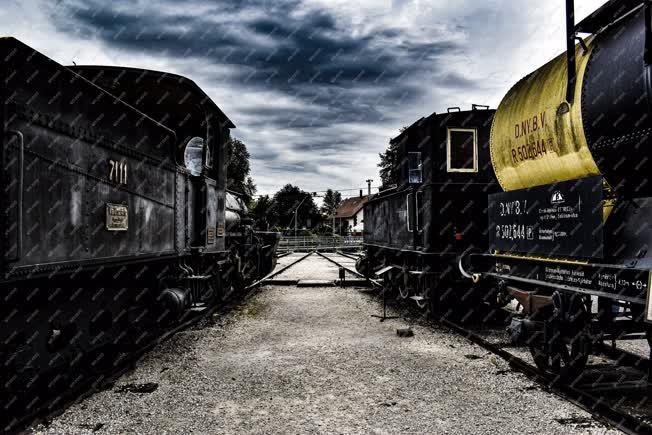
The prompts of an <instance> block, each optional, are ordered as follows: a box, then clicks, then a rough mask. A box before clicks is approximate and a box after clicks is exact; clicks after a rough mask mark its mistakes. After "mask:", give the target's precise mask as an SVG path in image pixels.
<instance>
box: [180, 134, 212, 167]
mask: <svg viewBox="0 0 652 435" xmlns="http://www.w3.org/2000/svg"><path fill="white" fill-rule="evenodd" d="M203 153H204V139H202V138H201V137H193V138H192V139H190V140H189V141H188V143H187V144H186V149H185V151H184V153H183V160H184V164H185V165H186V168H187V169H188V170H189V171H190V174H192V175H194V176H198V175H201V170H202V163H203V162H202V157H203V156H202V155H203ZM206 155H207V157H208V155H209V152H208V150H206Z"/></svg>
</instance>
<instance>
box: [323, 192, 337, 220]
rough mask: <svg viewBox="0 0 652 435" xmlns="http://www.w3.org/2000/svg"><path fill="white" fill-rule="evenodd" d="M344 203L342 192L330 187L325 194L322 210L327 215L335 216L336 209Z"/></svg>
mask: <svg viewBox="0 0 652 435" xmlns="http://www.w3.org/2000/svg"><path fill="white" fill-rule="evenodd" d="M340 204H342V194H341V193H340V192H338V191H337V190H336V191H333V190H332V189H328V190H327V191H326V194H325V195H324V204H323V205H322V206H321V212H322V213H324V214H325V215H326V216H333V215H334V214H335V210H337V208H338V207H339V206H340Z"/></svg>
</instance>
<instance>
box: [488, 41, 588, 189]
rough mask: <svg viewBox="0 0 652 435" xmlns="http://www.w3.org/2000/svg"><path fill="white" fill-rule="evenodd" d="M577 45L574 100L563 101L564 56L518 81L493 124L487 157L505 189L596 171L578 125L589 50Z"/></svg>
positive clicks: (564, 88) (503, 101)
mask: <svg viewBox="0 0 652 435" xmlns="http://www.w3.org/2000/svg"><path fill="white" fill-rule="evenodd" d="M591 42H592V39H591V38H590V39H587V40H586V44H587V46H588V51H586V52H584V50H583V49H582V48H581V47H580V46H577V47H576V54H577V57H576V58H577V86H576V88H575V102H574V104H572V105H569V104H568V103H567V102H566V101H565V100H566V83H567V66H566V54H565V53H564V54H562V55H560V56H559V57H557V58H555V59H553V60H552V61H550V62H549V63H547V64H546V65H544V66H543V67H541V68H539V69H538V70H537V71H535V72H534V73H532V74H530V75H529V76H527V77H525V78H524V79H522V80H521V81H520V82H518V83H517V84H516V85H515V86H514V87H513V88H512V89H511V90H510V91H509V93H508V94H507V95H506V96H505V97H504V98H503V100H502V101H501V103H500V105H499V106H498V110H497V111H496V115H495V117H494V121H493V125H492V128H491V143H490V149H491V160H492V164H493V168H494V171H495V173H496V177H497V178H498V182H499V183H500V186H501V187H502V188H503V190H505V191H510V190H516V189H523V188H526V187H533V186H539V185H544V184H550V183H554V182H559V181H567V180H573V179H577V178H583V177H588V176H591V175H599V174H600V171H599V170H598V167H597V165H596V163H595V161H594V159H593V156H592V155H591V152H590V151H589V148H588V145H587V141H586V137H585V136H584V129H583V126H582V111H581V101H582V80H583V78H584V72H585V70H586V65H587V63H588V60H589V57H590V55H591V50H592V44H591Z"/></svg>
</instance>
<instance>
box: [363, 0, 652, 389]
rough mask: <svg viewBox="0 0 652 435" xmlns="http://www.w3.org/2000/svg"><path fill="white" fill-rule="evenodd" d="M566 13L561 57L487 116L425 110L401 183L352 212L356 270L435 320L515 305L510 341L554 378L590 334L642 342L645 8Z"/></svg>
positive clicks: (407, 147)
mask: <svg viewBox="0 0 652 435" xmlns="http://www.w3.org/2000/svg"><path fill="white" fill-rule="evenodd" d="M566 6H567V20H566V21H567V51H566V53H564V54H562V55H560V56H559V57H557V58H555V59H553V60H552V61H550V62H549V63H547V64H546V65H544V66H542V67H541V68H539V69H538V70H536V71H534V72H533V73H531V74H529V75H528V76H526V77H524V78H523V79H522V80H520V81H519V82H518V83H517V84H516V85H515V86H514V87H513V88H512V89H511V90H510V91H509V92H508V93H507V95H506V96H505V97H504V98H503V100H502V102H501V103H500V105H499V107H498V109H497V110H496V111H495V113H494V112H493V111H479V110H472V111H468V112H460V113H444V114H433V115H431V116H430V117H428V118H426V119H422V120H420V121H418V122H417V123H415V124H414V125H412V126H411V127H409V128H408V129H407V130H406V131H405V132H403V133H402V134H401V135H400V136H399V137H397V138H396V139H394V141H398V142H400V147H399V148H398V149H399V150H400V153H399V155H400V160H401V161H400V167H401V183H400V184H399V186H398V187H397V188H396V189H395V190H394V191H389V192H383V193H381V194H379V195H377V196H376V197H375V198H374V199H373V200H372V201H370V202H369V206H368V208H367V209H365V218H366V219H365V222H364V224H365V230H364V237H365V246H366V255H365V257H363V259H361V260H360V261H359V265H358V266H359V270H360V271H362V272H365V273H366V274H367V275H368V276H371V275H376V276H382V277H383V279H385V280H386V282H387V285H388V287H392V288H395V289H398V293H399V295H402V297H412V298H413V299H415V300H416V301H417V302H418V303H419V304H420V305H421V306H423V307H428V308H430V309H431V311H432V312H435V313H437V315H440V316H445V315H448V314H450V313H451V310H455V308H456V307H458V306H460V305H462V306H463V307H464V309H463V310H462V311H466V312H468V313H471V312H472V311H473V310H474V309H477V308H478V307H479V306H480V304H492V305H494V306H501V305H503V304H505V303H507V302H510V301H511V300H514V299H515V300H517V301H518V303H519V304H518V305H519V306H520V307H521V311H520V313H519V315H517V316H514V318H513V319H512V321H511V326H510V331H511V334H512V338H513V339H514V341H516V342H519V343H523V344H526V345H528V346H529V348H530V351H531V353H532V356H533V359H534V361H535V363H536V364H537V366H538V367H539V368H540V369H541V370H542V371H545V372H548V373H551V374H553V375H556V376H559V377H572V376H576V375H578V374H579V373H581V372H582V370H583V369H584V367H585V365H586V363H587V359H588V356H589V355H590V353H591V351H592V348H593V346H594V345H595V344H596V343H598V342H600V341H603V340H615V339H627V338H647V339H648V342H649V341H650V339H651V338H652V334H651V331H652V329H651V328H650V322H652V304H650V285H652V283H651V281H650V279H651V278H650V268H651V267H652V256H651V255H652V254H651V253H650V249H649V247H650V244H651V243H652V228H651V226H650V221H651V219H652V183H650V174H651V173H652V161H651V159H650V145H651V139H652V138H651V134H652V116H651V115H652V113H651V107H652V106H651V105H650V104H651V102H652V85H651V83H652V81H651V77H652V68H651V65H652V46H651V44H652V4H650V2H644V1H642V0H638V1H637V0H631V1H629V0H628V1H616V0H612V1H609V2H607V3H606V4H605V5H603V6H602V7H601V8H600V9H598V10H597V11H595V12H594V13H593V14H591V15H590V16H589V17H587V18H586V19H584V20H583V21H582V22H580V23H579V24H577V25H576V24H575V22H574V7H573V6H574V5H573V2H572V0H567V4H566ZM578 34H588V36H587V37H584V38H579V37H578ZM476 109H477V108H476ZM463 278H466V279H467V280H466V282H467V284H460V283H459V281H460V280H461V279H463Z"/></svg>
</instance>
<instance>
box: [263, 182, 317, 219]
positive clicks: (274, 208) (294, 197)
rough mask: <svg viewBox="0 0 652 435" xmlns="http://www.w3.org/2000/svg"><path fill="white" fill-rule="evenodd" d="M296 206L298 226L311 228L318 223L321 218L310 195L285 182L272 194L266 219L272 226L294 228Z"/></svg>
mask: <svg viewBox="0 0 652 435" xmlns="http://www.w3.org/2000/svg"><path fill="white" fill-rule="evenodd" d="M302 201H303V202H302ZM299 205H300V206H299ZM297 207H299V208H298V211H297V217H298V227H299V228H303V227H306V228H312V227H313V226H315V225H317V224H319V222H320V220H321V219H320V215H319V211H318V210H317V206H316V205H315V202H314V201H313V199H312V195H311V194H309V193H308V192H304V191H303V190H301V189H300V188H298V187H297V186H293V185H292V184H286V185H285V186H283V187H282V188H281V189H280V190H279V191H278V192H276V193H275V194H274V199H273V201H272V205H271V207H270V208H269V211H268V213H267V221H268V222H269V223H270V225H272V226H274V225H276V226H280V227H283V228H294V211H295V210H296V209H297ZM308 222H310V224H308Z"/></svg>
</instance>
